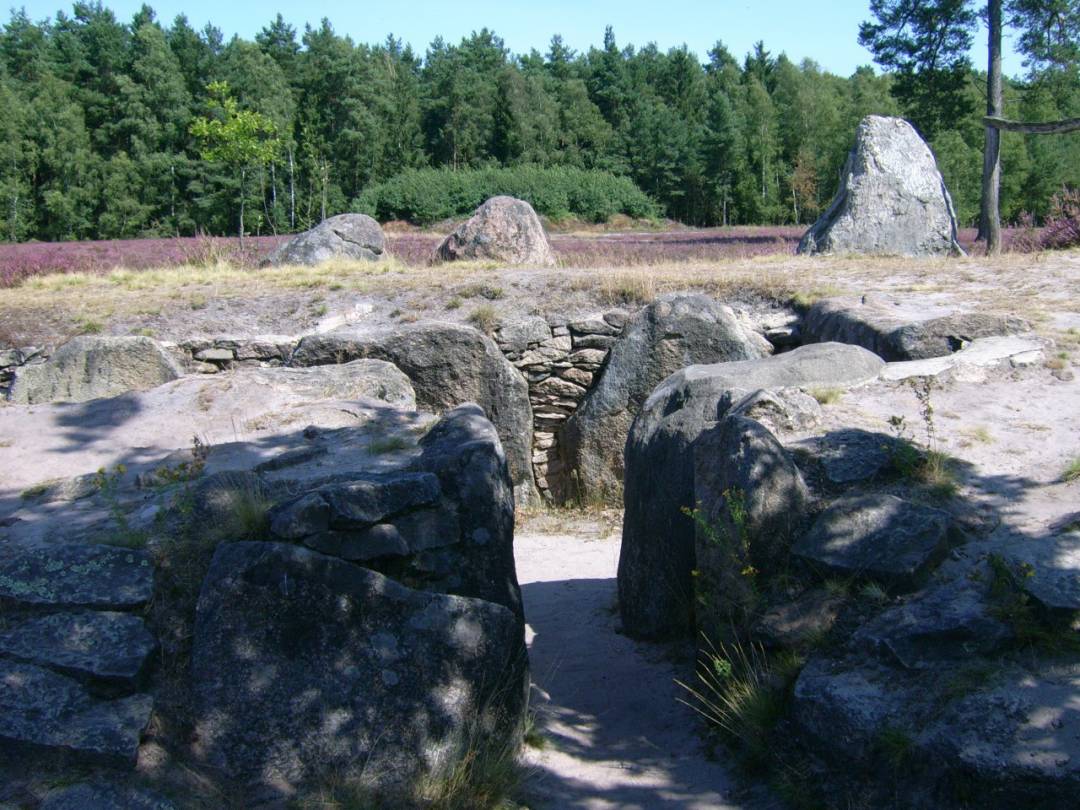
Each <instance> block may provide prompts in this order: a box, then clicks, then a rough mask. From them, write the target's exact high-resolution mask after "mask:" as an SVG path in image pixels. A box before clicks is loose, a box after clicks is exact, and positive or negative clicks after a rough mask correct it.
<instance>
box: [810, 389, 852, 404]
mask: <svg viewBox="0 0 1080 810" xmlns="http://www.w3.org/2000/svg"><path fill="white" fill-rule="evenodd" d="M843 393H844V392H843V390H841V389H839V388H811V389H810V396H812V397H813V398H814V399H816V400H817V401H818V404H819V405H832V404H833V403H835V402H839V401H840V397H841V396H842V395H843Z"/></svg>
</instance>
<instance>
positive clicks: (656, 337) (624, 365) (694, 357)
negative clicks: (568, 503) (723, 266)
mask: <svg viewBox="0 0 1080 810" xmlns="http://www.w3.org/2000/svg"><path fill="white" fill-rule="evenodd" d="M765 353H766V352H765V350H764V348H763V347H762V345H761V343H760V342H759V341H757V340H755V339H754V336H753V335H752V334H751V333H750V332H748V331H747V330H746V329H744V328H743V326H742V325H741V324H740V323H739V321H738V320H737V319H736V318H735V315H734V313H733V312H732V311H731V309H729V308H728V307H726V306H724V305H722V304H718V303H717V302H716V301H714V300H712V299H711V298H708V297H707V296H704V295H675V296H668V297H664V298H661V299H660V300H658V301H656V302H654V303H652V304H650V305H649V306H647V307H645V308H644V309H643V310H641V311H640V312H638V313H637V314H636V315H634V317H633V318H631V319H630V321H629V323H628V324H627V325H626V327H625V329H624V330H623V333H622V336H621V337H619V338H618V339H617V340H616V342H615V344H614V346H613V347H612V349H611V354H610V355H609V357H608V361H607V365H606V367H605V368H604V371H603V373H602V375H601V376H600V379H599V380H598V381H597V382H596V384H595V385H594V386H593V388H592V390H591V391H590V392H589V394H588V396H587V397H586V398H585V400H584V402H582V404H581V407H579V408H578V409H577V410H576V411H575V412H574V414H573V416H571V417H570V419H569V420H567V422H566V424H565V425H564V427H563V428H562V430H561V431H560V433H559V449H560V456H561V459H562V462H563V467H564V468H565V469H566V470H569V471H570V480H572V482H573V483H572V486H573V487H575V489H576V491H571V492H567V493H562V496H563V498H564V499H566V498H572V497H580V498H584V499H596V498H607V499H610V498H613V497H614V498H617V497H618V495H619V492H620V490H621V488H622V482H623V475H624V465H623V453H622V450H623V447H624V445H625V444H626V437H627V435H628V434H629V432H630V425H631V424H632V423H633V421H634V417H635V416H637V414H638V412H639V411H640V410H641V407H642V405H643V404H644V402H645V400H646V399H648V398H649V395H650V394H651V393H652V392H653V389H654V388H656V386H657V385H658V384H659V383H660V382H661V381H662V380H663V379H664V378H665V377H667V376H668V375H669V374H672V373H673V372H676V371H678V370H679V369H681V368H684V367H686V366H688V365H691V364H693V363H723V362H728V361H735V360H755V359H758V358H760V357H763V356H764V355H765Z"/></svg>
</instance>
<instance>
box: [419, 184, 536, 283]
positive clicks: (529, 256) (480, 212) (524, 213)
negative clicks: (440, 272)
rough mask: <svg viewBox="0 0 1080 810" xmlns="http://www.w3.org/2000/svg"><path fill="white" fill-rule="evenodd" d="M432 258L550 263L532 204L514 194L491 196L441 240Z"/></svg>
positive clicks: (509, 262) (532, 263) (533, 263)
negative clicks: (516, 197)
mask: <svg viewBox="0 0 1080 810" xmlns="http://www.w3.org/2000/svg"><path fill="white" fill-rule="evenodd" d="M435 259H436V261H456V260H459V259H491V260H494V261H498V262H505V263H507V264H528V265H541V266H545V267H547V266H551V265H554V264H555V254H554V253H552V252H551V245H549V244H548V239H547V234H545V233H544V226H543V225H541V224H540V218H539V217H538V216H536V212H535V211H534V210H533V207H532V206H531V205H529V204H528V203H527V202H525V201H524V200H518V199H515V198H514V197H505V196H502V197H492V198H491V199H490V200H488V201H487V202H485V203H484V204H483V205H481V206H480V207H479V208H477V209H476V211H475V213H473V215H472V217H471V218H470V219H469V220H468V221H466V222H465V223H463V224H462V225H460V226H459V227H458V229H457V230H455V231H454V232H453V233H452V234H450V235H449V236H448V237H446V239H444V240H443V242H442V244H441V245H439V247H438V248H436V250H435Z"/></svg>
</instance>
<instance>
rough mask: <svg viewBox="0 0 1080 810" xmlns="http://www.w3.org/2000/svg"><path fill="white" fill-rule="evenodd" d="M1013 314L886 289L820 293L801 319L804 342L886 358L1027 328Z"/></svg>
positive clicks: (915, 356)
mask: <svg viewBox="0 0 1080 810" xmlns="http://www.w3.org/2000/svg"><path fill="white" fill-rule="evenodd" d="M1030 328H1031V327H1030V325H1029V324H1028V323H1027V322H1026V321H1024V320H1022V319H1020V318H1016V317H1012V316H1009V315H997V314H994V313H990V312H963V311H960V310H957V309H956V308H955V307H950V306H943V305H940V304H934V303H932V302H929V301H924V300H917V299H916V300H905V299H901V298H896V297H894V296H888V295H864V296H862V297H852V298H844V297H841V298H825V299H822V300H821V301H818V302H816V303H815V304H814V305H813V306H812V307H810V311H809V312H808V313H807V314H806V318H805V319H804V321H803V334H804V336H805V340H806V342H808V343H814V342H818V343H823V342H827V341H836V342H838V343H853V344H855V345H857V346H862V347H863V348H865V349H869V350H870V351H872V352H873V353H874V354H876V355H878V356H879V357H881V358H882V359H884V360H887V361H889V362H894V361H899V360H925V359H928V358H931V357H944V356H946V355H948V354H952V353H953V352H956V351H959V350H960V349H962V348H963V347H964V346H966V345H967V344H968V343H970V342H971V341H973V340H976V339H978V338H985V337H995V336H999V335H1012V334H1017V333H1019V332H1027V331H1029V330H1030Z"/></svg>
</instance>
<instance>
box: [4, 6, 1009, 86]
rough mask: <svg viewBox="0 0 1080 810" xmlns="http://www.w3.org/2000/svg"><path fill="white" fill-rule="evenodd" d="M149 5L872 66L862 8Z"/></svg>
mask: <svg viewBox="0 0 1080 810" xmlns="http://www.w3.org/2000/svg"><path fill="white" fill-rule="evenodd" d="M16 2H18V0H16ZM104 4H105V6H106V7H108V8H111V9H112V10H113V12H114V13H115V14H116V15H117V17H118V18H119V19H121V20H123V21H128V20H130V19H131V17H132V16H133V15H134V14H135V12H136V11H137V10H138V9H139V7H140V6H142V4H143V0H104ZM20 5H22V6H23V7H24V8H25V9H26V12H27V14H28V15H29V16H30V17H31V18H32V19H34V20H40V19H43V18H45V17H53V16H55V14H56V12H57V10H59V9H63V10H66V11H68V12H69V13H70V9H71V4H70V3H67V4H65V3H61V2H57V0H26V2H24V3H21V4H20ZM149 5H150V6H151V7H152V8H154V10H155V11H156V12H157V14H158V19H159V21H161V22H162V23H163V24H168V23H170V22H171V21H172V20H173V18H174V17H175V16H176V15H177V14H180V13H184V14H186V15H187V17H188V20H189V21H190V22H191V24H192V25H193V26H194V27H195V28H197V29H201V28H202V27H203V26H204V25H205V24H206V23H207V22H211V23H213V24H214V25H216V26H217V27H218V28H220V29H221V30H222V31H223V32H224V34H225V36H226V38H229V37H231V36H232V35H233V34H239V35H240V36H241V37H244V38H245V39H251V38H253V37H254V35H255V34H256V32H258V31H259V29H261V28H262V27H263V26H265V25H266V24H267V23H269V22H270V21H271V20H272V19H273V18H274V16H275V15H276V14H277V13H278V12H279V11H280V12H281V15H282V16H283V17H284V18H285V19H286V20H287V21H288V22H289V23H291V24H292V25H293V26H295V27H296V29H297V32H298V33H299V32H302V31H303V28H304V24H305V23H307V22H310V23H311V24H312V25H317V24H318V22H319V20H321V19H322V18H323V17H326V18H328V19H329V20H330V22H331V23H332V24H333V26H334V29H335V30H336V31H337V32H338V33H339V34H342V35H345V34H348V35H349V36H351V37H352V38H353V40H354V41H356V42H368V43H375V42H381V41H383V40H384V39H385V38H386V35H387V34H390V33H392V34H394V36H396V37H399V38H400V39H402V40H404V41H405V42H407V43H409V44H411V45H412V46H413V49H414V50H416V51H418V52H419V53H423V52H424V50H425V49H426V48H427V46H428V44H429V43H430V42H431V41H432V40H433V39H434V38H435V37H436V36H440V35H441V36H442V37H443V39H444V40H446V41H448V42H457V41H459V40H460V39H461V38H462V37H463V36H467V35H468V34H469V33H471V32H472V31H474V30H479V29H481V28H483V27H487V28H489V29H492V30H493V31H494V32H495V33H496V34H498V35H499V36H501V37H502V38H503V40H504V41H505V42H506V45H507V47H508V48H510V50H511V51H512V52H513V53H528V51H530V50H531V49H533V48H535V49H537V50H538V51H540V52H541V53H543V52H546V51H547V47H548V43H549V42H550V40H551V37H552V35H553V34H561V35H562V37H563V40H564V42H565V43H566V44H567V45H569V46H570V47H571V48H574V49H575V50H578V51H583V50H588V48H589V47H590V46H597V47H599V46H600V44H601V43H602V41H603V36H604V27H605V26H607V25H611V26H613V27H614V29H615V39H616V41H617V43H618V44H619V47H625V46H626V45H629V44H632V45H635V46H638V47H640V46H641V45H644V44H646V43H648V42H655V43H656V44H657V46H658V47H659V48H660V49H661V50H667V49H668V48H672V47H677V46H680V45H683V44H686V45H687V46H688V47H689V48H690V50H691V51H694V52H695V53H696V54H697V55H698V57H699V58H700V59H702V60H703V61H704V60H705V58H706V53H707V52H708V50H709V49H710V48H711V47H712V45H713V43H714V42H716V41H717V40H721V41H723V43H724V44H725V45H726V46H727V48H728V50H729V51H731V53H732V54H733V55H734V56H735V57H736V58H737V59H739V60H741V59H742V57H743V56H744V55H745V54H746V53H747V52H748V51H749V50H750V49H751V48H752V47H753V45H754V43H755V42H757V41H758V40H764V42H765V47H766V49H767V50H769V51H770V52H771V53H772V54H773V55H774V56H775V55H778V54H780V53H781V52H785V53H787V55H788V57H789V58H790V59H792V60H793V61H795V62H799V61H801V60H802V59H804V58H810V59H813V60H814V61H816V62H817V63H818V64H819V65H821V66H822V67H823V68H824V69H826V70H828V71H830V72H832V73H836V74H838V75H841V76H849V75H851V73H853V72H854V71H855V68H857V67H858V66H859V65H866V64H871V63H872V61H873V60H872V59H871V56H870V53H869V52H868V51H867V50H866V49H864V48H862V47H860V46H859V44H858V30H859V23H860V22H861V21H863V20H865V19H868V18H869V6H870V3H869V0H826V2H824V3H811V2H807V1H806V0H774V2H758V3H748V2H739V1H738V0H736V1H735V2H724V0H599V2H597V1H596V0H576V1H575V0H531V2H527V3H526V2H512V1H511V0H501V2H500V0H390V1H389V2H387V1H386V0H383V2H363V1H362V0H359V1H358V0H351V1H343V0H304V2H299V1H298V0H278V2H277V4H276V5H275V4H273V3H267V4H262V3H260V4H258V10H257V11H253V10H252V5H253V4H248V3H242V2H236V3H222V2H220V0H218V1H217V2H212V1H211V0H157V2H150V3H149ZM4 19H5V20H7V19H8V17H7V16H5V17H4ZM1004 50H1005V54H1004V60H1003V69H1004V72H1005V73H1006V74H1007V75H1010V76H1011V75H1017V76H1018V75H1021V74H1022V73H1023V66H1022V64H1021V58H1020V57H1019V56H1018V55H1017V54H1016V53H1015V52H1014V51H1013V49H1012V47H1011V43H1010V42H1009V41H1008V36H1006V42H1005V47H1004ZM972 59H973V61H974V62H975V64H976V66H978V67H980V68H985V63H986V37H985V32H982V35H981V36H980V37H977V38H976V42H975V45H974V48H973V52H972Z"/></svg>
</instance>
